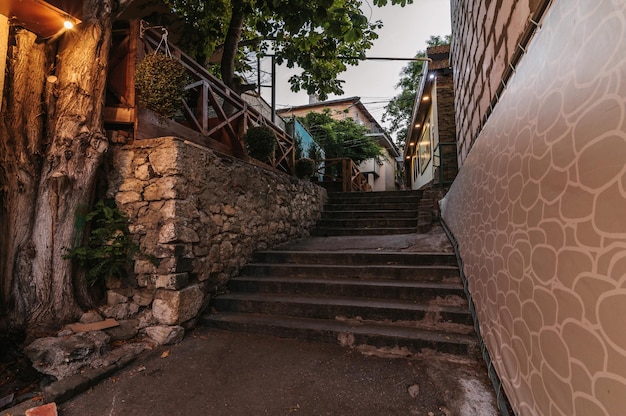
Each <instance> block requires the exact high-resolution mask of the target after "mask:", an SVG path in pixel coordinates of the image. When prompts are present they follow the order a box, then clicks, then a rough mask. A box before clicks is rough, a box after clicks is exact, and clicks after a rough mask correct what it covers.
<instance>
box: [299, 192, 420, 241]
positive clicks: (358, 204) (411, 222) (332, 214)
mask: <svg viewBox="0 0 626 416" xmlns="http://www.w3.org/2000/svg"><path fill="white" fill-rule="evenodd" d="M421 197H422V192H421V191H391V192H330V193H329V194H328V202H327V204H326V205H325V206H324V212H323V213H322V218H321V219H320V221H319V222H318V223H317V226H316V227H315V229H314V230H313V232H312V233H311V234H312V235H314V236H338V235H389V234H411V233H414V232H416V230H417V222H418V205H419V203H420V199H421Z"/></svg>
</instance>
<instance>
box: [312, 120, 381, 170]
mask: <svg viewBox="0 0 626 416" xmlns="http://www.w3.org/2000/svg"><path fill="white" fill-rule="evenodd" d="M300 121H301V122H302V124H303V125H304V126H305V127H306V128H307V130H308V131H309V133H311V136H313V139H314V140H315V141H316V142H317V143H318V144H319V145H320V147H321V148H322V149H323V150H324V152H325V154H326V159H334V158H349V159H352V160H353V161H354V162H356V163H360V162H362V161H364V160H366V159H371V158H374V157H378V156H381V155H382V149H381V147H380V145H379V144H378V143H377V142H376V141H375V140H374V139H373V138H371V137H370V136H367V133H368V130H367V128H366V127H365V126H362V125H360V124H357V123H356V122H355V121H354V120H352V119H351V118H346V119H345V120H334V119H333V118H332V117H331V116H330V111H329V110H328V109H326V110H325V111H324V112H322V113H309V114H307V115H306V116H305V117H302V118H300Z"/></svg>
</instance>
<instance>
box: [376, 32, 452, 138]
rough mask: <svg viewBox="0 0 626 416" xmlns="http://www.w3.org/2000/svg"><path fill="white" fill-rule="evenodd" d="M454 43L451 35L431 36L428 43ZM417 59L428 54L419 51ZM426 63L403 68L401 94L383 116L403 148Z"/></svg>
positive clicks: (430, 45)
mask: <svg viewBox="0 0 626 416" xmlns="http://www.w3.org/2000/svg"><path fill="white" fill-rule="evenodd" d="M451 41H452V36H451V35H446V36H444V37H443V38H442V37H441V36H431V37H430V39H428V40H427V41H426V43H427V44H428V47H432V46H439V45H445V44H448V43H450V42H451ZM415 57H416V58H425V57H426V52H425V51H419V52H417V54H416V55H415ZM423 67H424V62H422V61H411V62H409V64H408V65H407V66H405V67H404V68H402V71H401V72H400V81H398V83H397V84H396V88H400V89H401V92H400V94H398V95H396V96H395V97H394V98H392V99H391V101H389V104H387V105H386V106H385V114H383V122H389V123H390V124H389V132H390V133H391V134H394V133H395V135H396V144H397V145H398V146H399V147H400V148H402V147H404V141H405V140H406V136H407V133H408V126H409V123H410V122H411V117H412V115H413V104H414V102H415V95H416V94H417V89H418V88H419V84H420V79H421V75H422V69H423Z"/></svg>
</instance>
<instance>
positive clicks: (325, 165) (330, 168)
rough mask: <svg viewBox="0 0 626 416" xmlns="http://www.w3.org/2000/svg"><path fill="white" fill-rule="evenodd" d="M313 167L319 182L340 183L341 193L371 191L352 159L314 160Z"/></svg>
mask: <svg viewBox="0 0 626 416" xmlns="http://www.w3.org/2000/svg"><path fill="white" fill-rule="evenodd" d="M315 166H316V172H315V176H317V177H318V178H319V182H327V183H328V182H331V183H341V188H342V192H369V191H371V187H370V185H369V183H368V182H367V178H366V177H365V175H364V174H363V173H362V172H361V171H360V170H359V168H358V166H357V164H356V163H354V161H353V160H352V159H349V158H332V159H316V160H315Z"/></svg>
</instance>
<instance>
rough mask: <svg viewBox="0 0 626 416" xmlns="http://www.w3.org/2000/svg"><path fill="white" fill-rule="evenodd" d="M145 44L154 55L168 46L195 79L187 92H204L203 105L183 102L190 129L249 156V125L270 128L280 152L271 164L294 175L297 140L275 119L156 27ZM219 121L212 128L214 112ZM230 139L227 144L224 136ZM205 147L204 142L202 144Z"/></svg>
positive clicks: (148, 32)
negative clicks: (163, 37) (162, 34)
mask: <svg viewBox="0 0 626 416" xmlns="http://www.w3.org/2000/svg"><path fill="white" fill-rule="evenodd" d="M142 39H143V44H144V45H145V47H146V48H147V49H148V50H149V51H151V52H153V51H155V50H163V51H165V48H166V47H168V48H169V50H170V52H171V55H172V57H173V58H175V59H177V60H178V61H179V62H180V63H181V64H182V65H183V67H184V68H185V70H186V71H187V73H188V74H189V75H190V76H191V78H192V82H191V83H190V84H188V85H187V86H186V87H185V89H186V90H192V89H195V88H198V89H200V94H199V103H196V105H195V106H191V105H190V104H189V103H188V102H186V101H183V103H182V108H181V111H182V112H183V114H184V116H185V118H186V120H187V121H188V123H189V127H191V128H192V129H194V130H196V131H198V132H199V133H200V134H202V135H203V136H207V137H212V138H216V139H217V140H218V141H221V142H222V143H224V144H226V145H227V146H229V147H231V148H232V149H233V153H234V155H235V156H239V157H242V156H244V155H245V153H246V152H245V150H244V149H245V144H244V142H243V136H244V135H245V132H246V131H247V129H248V127H249V126H267V127H269V128H270V129H271V130H272V131H273V132H274V134H275V135H276V151H275V154H274V155H273V156H272V158H271V160H270V162H269V164H270V165H271V166H272V167H273V168H276V169H279V170H281V171H283V172H285V173H288V174H293V172H294V170H293V166H294V163H295V147H294V140H293V138H291V137H290V136H289V135H288V134H287V133H286V132H284V131H283V130H282V129H281V128H280V127H278V126H277V125H276V124H274V123H273V122H272V121H271V120H268V119H267V118H265V117H264V116H263V115H262V114H261V113H260V112H259V111H258V110H256V109H255V108H253V107H251V106H249V105H248V104H247V103H246V102H245V101H244V100H243V99H242V98H241V97H240V96H239V95H238V94H237V93H236V92H235V91H233V90H231V89H230V88H228V87H227V86H226V84H224V82H222V81H221V80H219V79H218V78H216V77H215V76H214V75H213V74H211V73H210V72H209V71H208V70H207V69H206V68H204V67H203V66H202V65H200V64H199V63H198V62H196V61H195V60H193V59H192V58H191V57H190V56H189V55H187V54H185V53H184V52H183V51H182V50H181V49H180V48H178V47H177V46H176V45H174V44H172V43H170V42H169V41H168V42H167V45H166V44H165V43H164V42H162V37H161V35H160V34H159V33H158V32H157V31H156V30H155V29H153V28H147V29H145V30H144V31H143V37H142ZM211 109H212V110H213V112H214V113H215V116H216V117H217V119H218V122H217V124H215V125H212V126H211V125H210V124H211V123H210V115H211V111H210V110H211ZM224 136H226V137H228V139H229V140H228V141H227V142H224V139H223V137H224ZM199 144H202V143H199Z"/></svg>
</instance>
